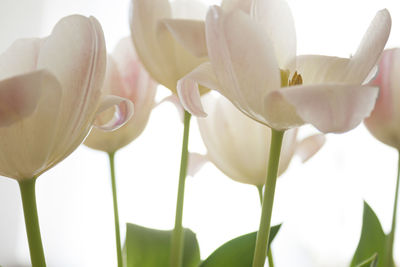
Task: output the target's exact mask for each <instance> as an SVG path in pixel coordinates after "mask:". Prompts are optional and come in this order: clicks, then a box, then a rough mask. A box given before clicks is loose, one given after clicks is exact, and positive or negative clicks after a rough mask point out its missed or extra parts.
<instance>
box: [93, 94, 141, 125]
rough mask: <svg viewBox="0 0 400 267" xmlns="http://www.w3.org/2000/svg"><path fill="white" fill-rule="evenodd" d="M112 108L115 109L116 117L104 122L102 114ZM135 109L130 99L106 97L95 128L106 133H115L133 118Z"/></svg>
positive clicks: (98, 112)
mask: <svg viewBox="0 0 400 267" xmlns="http://www.w3.org/2000/svg"><path fill="white" fill-rule="evenodd" d="M110 108H115V111H114V115H113V116H112V118H111V119H109V120H108V121H104V118H103V116H101V113H103V112H106V111H107V110H108V109H110ZM133 108H134V107H133V103H132V102H131V101H129V100H128V99H125V98H122V97H119V96H114V95H108V96H106V97H104V99H103V101H102V102H101V104H100V106H99V108H98V109H97V112H96V114H97V118H96V120H95V122H94V126H95V127H97V128H99V129H101V130H104V131H114V130H116V129H118V128H120V127H121V126H123V125H124V124H125V123H126V122H127V121H128V120H129V119H130V118H131V117H132V115H133Z"/></svg>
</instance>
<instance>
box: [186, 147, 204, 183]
mask: <svg viewBox="0 0 400 267" xmlns="http://www.w3.org/2000/svg"><path fill="white" fill-rule="evenodd" d="M207 162H208V157H207V155H202V154H199V153H192V152H190V153H189V162H188V169H187V175H189V176H192V177H193V176H195V175H196V173H198V172H199V171H200V170H201V168H202V167H203V166H204V164H206V163H207Z"/></svg>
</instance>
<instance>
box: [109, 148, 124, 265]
mask: <svg viewBox="0 0 400 267" xmlns="http://www.w3.org/2000/svg"><path fill="white" fill-rule="evenodd" d="M114 156H115V152H112V153H108V158H109V160H110V171H111V187H112V196H113V205H114V224H115V241H116V245H117V260H118V267H122V250H121V234H120V230H119V215H118V199H117V183H116V181H115V163H114V158H115V157H114Z"/></svg>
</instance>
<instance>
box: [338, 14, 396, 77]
mask: <svg viewBox="0 0 400 267" xmlns="http://www.w3.org/2000/svg"><path fill="white" fill-rule="evenodd" d="M391 25H392V20H391V17H390V14H389V11H388V10H387V9H383V10H381V11H379V12H378V13H377V14H376V16H375V18H374V19H373V20H372V22H371V24H370V26H369V28H368V30H367V32H366V33H365V34H364V37H363V39H362V40H361V43H360V46H359V47H358V50H357V52H356V53H355V54H354V56H353V57H352V58H351V61H350V64H349V69H348V72H347V77H346V81H350V82H353V83H362V82H364V80H365V79H366V77H367V76H368V74H369V73H370V71H371V70H372V68H373V67H374V66H375V64H376V63H377V61H378V59H379V56H380V55H381V53H382V51H383V49H384V48H385V45H386V41H387V40H388V38H389V34H390V29H391Z"/></svg>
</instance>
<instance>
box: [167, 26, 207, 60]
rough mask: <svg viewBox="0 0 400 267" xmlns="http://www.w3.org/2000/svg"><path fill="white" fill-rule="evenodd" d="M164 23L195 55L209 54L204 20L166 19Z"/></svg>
mask: <svg viewBox="0 0 400 267" xmlns="http://www.w3.org/2000/svg"><path fill="white" fill-rule="evenodd" d="M162 23H164V25H165V26H166V27H167V28H168V30H169V31H170V32H171V34H172V36H173V37H174V38H175V40H176V41H178V42H179V43H180V44H181V45H182V46H183V47H184V48H185V49H187V50H188V51H190V52H191V53H193V55H195V56H196V57H205V56H207V54H208V53H207V45H206V33H205V24H204V21H199V20H188V19H186V20H185V19H164V20H162Z"/></svg>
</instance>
